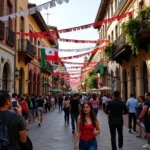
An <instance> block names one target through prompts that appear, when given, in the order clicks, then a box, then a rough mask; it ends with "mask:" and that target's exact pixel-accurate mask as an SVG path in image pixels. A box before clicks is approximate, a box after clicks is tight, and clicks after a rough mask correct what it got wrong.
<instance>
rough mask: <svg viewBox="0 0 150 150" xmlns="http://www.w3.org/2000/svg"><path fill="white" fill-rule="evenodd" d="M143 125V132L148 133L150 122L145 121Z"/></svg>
mask: <svg viewBox="0 0 150 150" xmlns="http://www.w3.org/2000/svg"><path fill="white" fill-rule="evenodd" d="M144 125H145V132H146V133H150V121H145V122H144Z"/></svg>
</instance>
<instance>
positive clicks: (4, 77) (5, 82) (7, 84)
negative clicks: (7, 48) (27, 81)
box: [2, 62, 11, 91]
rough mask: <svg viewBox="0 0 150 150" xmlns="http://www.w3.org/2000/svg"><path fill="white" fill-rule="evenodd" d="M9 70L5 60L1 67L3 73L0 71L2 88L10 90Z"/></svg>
mask: <svg viewBox="0 0 150 150" xmlns="http://www.w3.org/2000/svg"><path fill="white" fill-rule="evenodd" d="M10 75H11V72H10V66H9V64H8V63H7V62H6V63H5V64H4V67H3V73H2V89H3V90H8V91H11V82H10V80H11V78H10Z"/></svg>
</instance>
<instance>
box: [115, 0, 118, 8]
mask: <svg viewBox="0 0 150 150" xmlns="http://www.w3.org/2000/svg"><path fill="white" fill-rule="evenodd" d="M117 2H118V0H115V10H116V9H117V6H118V3H117Z"/></svg>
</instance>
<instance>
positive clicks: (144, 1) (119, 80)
mask: <svg viewBox="0 0 150 150" xmlns="http://www.w3.org/2000/svg"><path fill="white" fill-rule="evenodd" d="M149 4H150V1H149V0H102V1H101V3H100V7H99V10H98V13H97V17H96V20H95V21H96V22H97V21H101V20H105V19H108V18H112V17H115V16H117V15H120V14H124V13H126V12H130V11H133V14H132V15H130V16H126V17H125V18H123V19H120V20H115V21H113V22H111V23H105V24H103V25H101V26H99V27H97V29H98V30H99V38H100V39H109V40H111V42H114V43H115V46H114V48H113V51H112V55H113V60H114V61H113V62H109V63H108V69H107V71H108V72H109V74H111V76H110V77H113V78H114V79H116V81H115V84H116V85H115V89H117V90H120V91H121V97H122V98H123V100H125V101H126V100H127V99H128V98H129V96H130V93H134V95H135V97H138V96H139V95H144V93H146V92H148V91H150V75H149V73H150V67H149V66H150V48H149V44H150V43H149V31H150V30H149V29H150V27H149V25H148V24H147V26H144V28H143V23H145V22H149V19H148V18H147V19H145V20H144V19H143V20H142V21H141V29H140V34H139V35H140V37H139V45H140V48H139V50H138V51H139V53H138V55H133V54H132V51H131V46H130V45H129V44H127V42H126V39H125V37H124V36H123V35H122V31H121V27H122V24H123V23H124V22H127V21H128V20H130V19H132V18H136V17H137V11H138V10H140V9H143V8H144V7H145V6H148V5H149ZM111 80H112V79H111ZM107 85H109V83H107Z"/></svg>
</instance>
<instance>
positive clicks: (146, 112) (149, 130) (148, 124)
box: [138, 92, 150, 150]
mask: <svg viewBox="0 0 150 150" xmlns="http://www.w3.org/2000/svg"><path fill="white" fill-rule="evenodd" d="M143 117H144V125H145V132H146V135H147V144H146V145H144V146H143V148H144V149H149V150H150V92H149V93H147V100H146V101H145V102H144V106H143V109H142V112H141V114H140V116H139V118H138V122H141V121H142V119H143Z"/></svg>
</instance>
